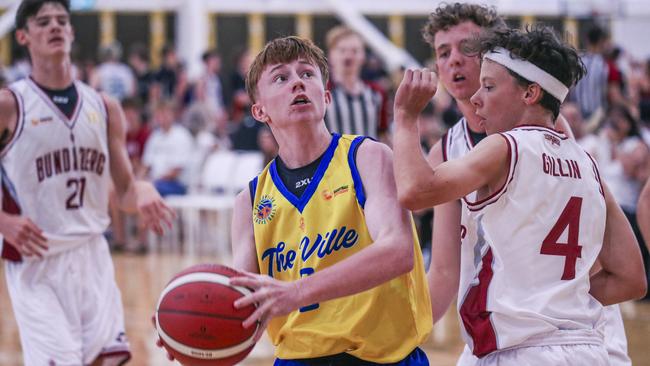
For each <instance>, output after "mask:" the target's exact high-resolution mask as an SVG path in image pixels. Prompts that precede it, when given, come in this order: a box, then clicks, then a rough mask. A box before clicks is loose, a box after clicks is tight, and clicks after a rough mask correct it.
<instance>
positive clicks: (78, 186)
mask: <svg viewBox="0 0 650 366" xmlns="http://www.w3.org/2000/svg"><path fill="white" fill-rule="evenodd" d="M66 187H68V188H70V187H72V189H73V191H72V194H71V195H70V196H69V197H68V200H67V201H65V208H66V209H68V210H76V209H78V208H80V207H83V205H84V191H85V190H86V178H79V179H76V178H71V179H68V182H67V183H66Z"/></svg>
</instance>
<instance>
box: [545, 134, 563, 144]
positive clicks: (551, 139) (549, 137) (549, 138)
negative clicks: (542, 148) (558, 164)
mask: <svg viewBox="0 0 650 366" xmlns="http://www.w3.org/2000/svg"><path fill="white" fill-rule="evenodd" d="M544 141H546V142H547V143H549V144H550V145H551V147H560V139H559V138H557V137H555V136H553V135H551V134H549V133H545V134H544Z"/></svg>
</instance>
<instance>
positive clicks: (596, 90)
mask: <svg viewBox="0 0 650 366" xmlns="http://www.w3.org/2000/svg"><path fill="white" fill-rule="evenodd" d="M608 40H609V35H608V34H607V32H606V31H605V30H603V29H602V28H600V27H598V26H594V27H593V28H590V29H589V31H588V32H587V39H586V41H587V50H586V52H585V53H584V54H582V55H580V58H581V59H582V62H583V63H584V64H585V67H586V68H587V75H586V76H585V77H584V78H582V80H580V81H579V82H578V84H576V86H575V88H574V90H573V93H572V95H571V99H572V100H574V101H575V102H576V103H578V105H579V106H580V111H581V112H582V116H583V117H584V118H585V119H588V118H590V117H591V115H592V114H593V113H595V112H596V111H597V110H598V109H599V108H601V107H602V109H603V110H605V108H606V107H607V105H606V103H607V102H606V101H607V99H606V96H607V76H608V69H607V63H606V62H605V58H604V57H603V52H604V50H605V47H606V46H607V41H608Z"/></svg>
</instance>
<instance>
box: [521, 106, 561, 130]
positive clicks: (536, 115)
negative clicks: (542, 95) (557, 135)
mask: <svg viewBox="0 0 650 366" xmlns="http://www.w3.org/2000/svg"><path fill="white" fill-rule="evenodd" d="M521 125H533V126H542V127H546V128H554V124H553V118H552V116H551V113H550V112H549V111H548V110H546V109H544V108H542V107H541V106H540V105H534V106H529V107H528V108H526V109H525V110H524V111H523V112H522V114H521V117H520V118H519V123H517V126H521ZM515 127H516V126H515Z"/></svg>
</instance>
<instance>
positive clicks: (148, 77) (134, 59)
mask: <svg viewBox="0 0 650 366" xmlns="http://www.w3.org/2000/svg"><path fill="white" fill-rule="evenodd" d="M128 62H129V66H130V67H131V70H132V71H133V74H134V75H135V79H136V92H135V96H137V97H138V98H139V99H140V101H141V102H142V103H147V101H148V100H149V87H150V85H151V83H152V82H153V78H154V75H153V72H151V69H150V68H149V57H148V54H147V47H146V46H145V45H143V44H140V43H138V44H135V45H133V46H132V47H131V52H129V59H128Z"/></svg>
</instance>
